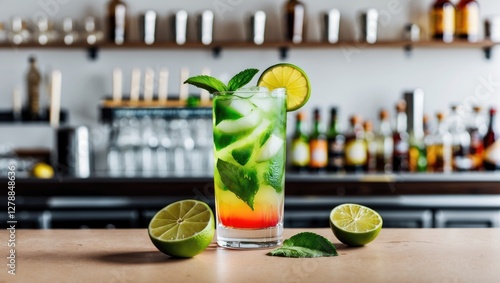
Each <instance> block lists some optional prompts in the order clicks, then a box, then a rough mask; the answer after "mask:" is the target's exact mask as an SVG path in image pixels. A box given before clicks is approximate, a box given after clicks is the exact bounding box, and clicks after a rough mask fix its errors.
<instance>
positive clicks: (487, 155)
mask: <svg viewBox="0 0 500 283" xmlns="http://www.w3.org/2000/svg"><path fill="white" fill-rule="evenodd" d="M496 114H497V110H496V108H491V109H490V122H489V124H488V131H487V132H486V135H485V136H484V159H483V167H484V169H485V170H486V171H496V170H500V135H499V134H498V129H497V128H496V127H497V123H496Z"/></svg>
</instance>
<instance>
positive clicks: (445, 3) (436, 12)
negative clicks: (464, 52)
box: [430, 0, 455, 42]
mask: <svg viewBox="0 0 500 283" xmlns="http://www.w3.org/2000/svg"><path fill="white" fill-rule="evenodd" d="M430 19H431V34H432V38H433V39H437V40H442V41H444V42H452V41H453V36H454V34H455V7H454V6H453V4H452V3H451V1H449V0H436V1H435V2H434V4H433V5H432V8H431V17H430Z"/></svg>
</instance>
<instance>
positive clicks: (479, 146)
mask: <svg viewBox="0 0 500 283" xmlns="http://www.w3.org/2000/svg"><path fill="white" fill-rule="evenodd" d="M487 130H488V126H487V123H486V119H484V117H483V115H482V114H481V107H479V106H474V107H473V112H472V115H471V116H470V119H469V122H468V125H467V131H468V132H469V135H470V138H471V142H470V155H471V158H472V168H471V170H473V171H478V170H480V169H481V168H482V167H483V153H484V144H483V138H484V136H485V135H486V132H487Z"/></svg>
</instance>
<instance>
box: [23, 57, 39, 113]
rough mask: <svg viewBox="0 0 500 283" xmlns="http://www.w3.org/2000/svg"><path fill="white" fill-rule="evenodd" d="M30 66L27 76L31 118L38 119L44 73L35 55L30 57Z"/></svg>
mask: <svg viewBox="0 0 500 283" xmlns="http://www.w3.org/2000/svg"><path fill="white" fill-rule="evenodd" d="M29 62H30V68H29V71H28V74H27V76H26V82H27V90H28V107H27V109H28V113H29V116H30V119H31V120H38V119H39V118H40V114H41V113H40V84H41V82H42V75H41V74H40V71H39V70H38V67H37V62H36V58H35V57H30V58H29Z"/></svg>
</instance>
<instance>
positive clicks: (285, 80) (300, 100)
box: [257, 63, 311, 111]
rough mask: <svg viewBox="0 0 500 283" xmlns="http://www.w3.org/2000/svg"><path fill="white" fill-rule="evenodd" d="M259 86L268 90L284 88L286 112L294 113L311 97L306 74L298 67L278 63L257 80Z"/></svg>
mask: <svg viewBox="0 0 500 283" xmlns="http://www.w3.org/2000/svg"><path fill="white" fill-rule="evenodd" d="M257 84H258V85H259V86H265V87H267V88H268V89H269V90H274V89H276V88H285V89H286V91H287V93H286V94H287V95H286V110H287V111H294V110H297V109H299V108H301V107H302V106H304V104H306V102H307V100H309V96H310V95H311V85H310V83H309V78H308V77H307V75H306V73H305V72H304V71H303V70H302V69H301V68H299V67H297V66H295V65H293V64H288V63H280V64H276V65H274V66H271V67H269V68H267V69H266V70H265V71H264V72H263V73H262V75H261V76H260V78H259V81H258V83H257Z"/></svg>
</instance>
